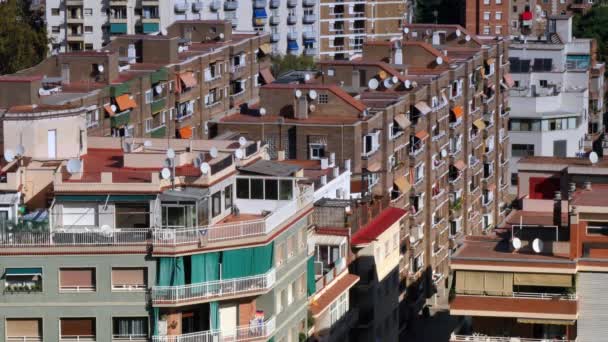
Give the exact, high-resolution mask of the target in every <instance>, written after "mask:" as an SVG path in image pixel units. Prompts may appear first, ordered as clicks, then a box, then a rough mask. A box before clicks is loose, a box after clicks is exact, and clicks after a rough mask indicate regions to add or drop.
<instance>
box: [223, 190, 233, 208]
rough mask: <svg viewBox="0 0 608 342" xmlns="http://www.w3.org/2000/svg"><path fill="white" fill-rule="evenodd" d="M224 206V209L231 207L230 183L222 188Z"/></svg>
mask: <svg viewBox="0 0 608 342" xmlns="http://www.w3.org/2000/svg"><path fill="white" fill-rule="evenodd" d="M224 206H225V208H226V209H230V208H232V185H228V186H227V187H225V188H224Z"/></svg>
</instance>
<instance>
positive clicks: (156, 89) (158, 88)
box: [154, 84, 163, 95]
mask: <svg viewBox="0 0 608 342" xmlns="http://www.w3.org/2000/svg"><path fill="white" fill-rule="evenodd" d="M154 91H155V92H156V94H157V95H158V94H160V93H162V92H163V87H162V86H161V85H160V84H159V85H157V86H156V87H154Z"/></svg>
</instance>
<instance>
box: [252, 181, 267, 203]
mask: <svg viewBox="0 0 608 342" xmlns="http://www.w3.org/2000/svg"><path fill="white" fill-rule="evenodd" d="M251 199H264V180H263V179H251Z"/></svg>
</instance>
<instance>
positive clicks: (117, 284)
mask: <svg viewBox="0 0 608 342" xmlns="http://www.w3.org/2000/svg"><path fill="white" fill-rule="evenodd" d="M145 289H146V269H145V268H143V267H138V268H122V267H116V268H112V290H119V291H120V290H125V291H132V290H145Z"/></svg>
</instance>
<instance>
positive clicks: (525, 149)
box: [511, 144, 534, 157]
mask: <svg viewBox="0 0 608 342" xmlns="http://www.w3.org/2000/svg"><path fill="white" fill-rule="evenodd" d="M511 155H512V156H513V157H528V156H533V155H534V145H533V144H513V145H512V146H511Z"/></svg>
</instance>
